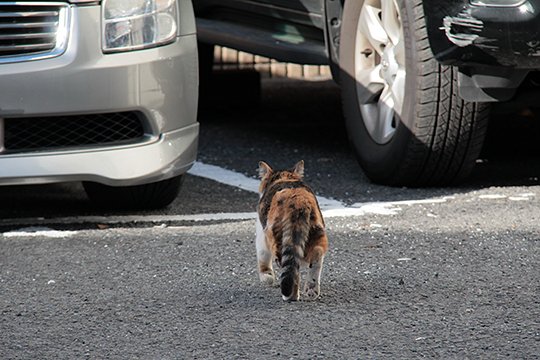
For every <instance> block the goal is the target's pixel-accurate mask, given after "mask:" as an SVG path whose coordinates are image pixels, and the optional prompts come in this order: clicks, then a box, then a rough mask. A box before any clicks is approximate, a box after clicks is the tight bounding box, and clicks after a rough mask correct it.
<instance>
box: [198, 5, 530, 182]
mask: <svg viewBox="0 0 540 360" xmlns="http://www.w3.org/2000/svg"><path fill="white" fill-rule="evenodd" d="M194 5H195V11H196V16H197V30H198V34H199V41H200V42H201V43H205V44H217V45H222V46H227V47H231V48H235V49H238V50H242V51H247V52H251V53H255V54H259V55H263V56H267V57H272V58H275V59H278V60H282V61H287V62H297V63H303V64H329V65H330V66H331V69H332V74H333V77H334V79H335V80H336V81H337V82H338V83H339V84H340V87H341V89H342V97H343V106H344V114H345V117H346V122H347V128H348V132H349V137H350V139H351V143H352V145H353V148H354V151H355V153H356V155H357V158H358V160H359V162H360V164H361V166H362V167H363V169H364V171H365V172H366V174H367V175H368V176H369V177H370V178H371V179H372V180H373V181H375V182H378V183H382V184H388V185H406V186H428V185H445V184H451V183H455V182H458V181H460V180H462V179H464V178H465V177H466V176H467V175H468V174H469V173H470V172H471V170H472V169H473V167H474V164H475V162H476V159H477V157H478V155H479V153H480V150H481V147H482V143H483V140H484V137H485V133H486V128H487V122H488V109H489V106H488V105H489V103H490V102H494V101H511V100H516V99H518V98H519V99H521V100H523V97H524V96H525V95H528V96H529V98H533V97H532V96H531V94H532V93H533V91H534V90H536V89H537V88H538V87H537V84H538V83H539V80H540V76H539V72H538V70H540V0H424V1H422V0H355V1H353V0H195V3H194ZM201 56H203V57H204V54H201ZM525 90H526V91H525Z"/></svg>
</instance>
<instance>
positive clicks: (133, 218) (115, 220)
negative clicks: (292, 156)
mask: <svg viewBox="0 0 540 360" xmlns="http://www.w3.org/2000/svg"><path fill="white" fill-rule="evenodd" d="M189 174H191V175H194V176H198V177H203V178H206V179H210V180H213V181H216V182H219V183H222V184H226V185H229V186H234V187H237V188H239V189H242V190H246V191H249V192H253V193H257V192H258V188H259V181H258V180H256V179H253V178H249V177H247V176H245V175H243V174H240V173H237V172H235V171H231V170H227V169H223V168H221V167H218V166H215V165H208V164H204V163H202V162H196V163H195V165H194V166H193V167H192V169H191V170H190V171H189ZM452 198H453V197H443V198H434V199H423V200H410V201H409V200H408V201H387V202H369V203H356V204H353V205H351V206H346V205H345V204H343V203H342V202H340V201H338V200H334V199H330V198H326V197H322V196H318V197H317V199H318V201H319V205H320V206H321V210H322V212H323V216H324V217H326V218H331V217H351V216H364V215H368V214H377V215H396V214H398V213H399V211H401V209H402V208H401V207H403V206H412V205H416V204H434V203H444V202H446V201H448V200H449V199H452ZM256 216H257V214H256V213H255V212H237V213H210V214H190V215H160V214H153V215H128V216H71V217H59V218H51V219H46V218H41V217H40V218H20V219H5V220H2V221H0V225H2V226H38V225H42V226H45V225H75V224H104V225H118V224H137V223H142V224H148V223H151V224H163V223H174V222H213V221H237V220H252V219H255V218H256ZM6 234H9V233H4V234H3V235H4V236H18V235H21V234H18V233H13V234H11V235H6Z"/></svg>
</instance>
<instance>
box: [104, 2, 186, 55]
mask: <svg viewBox="0 0 540 360" xmlns="http://www.w3.org/2000/svg"><path fill="white" fill-rule="evenodd" d="M176 12H177V4H176V0H105V1H103V51H104V52H117V51H130V50H138V49H146V48H149V47H155V46H159V45H164V44H168V43H171V42H173V41H174V40H175V38H176V32H177V28H178V25H177V16H176Z"/></svg>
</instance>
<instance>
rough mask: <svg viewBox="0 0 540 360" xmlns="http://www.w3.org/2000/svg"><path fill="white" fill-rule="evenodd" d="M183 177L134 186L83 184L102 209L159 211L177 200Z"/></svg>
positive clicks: (91, 198)
mask: <svg viewBox="0 0 540 360" xmlns="http://www.w3.org/2000/svg"><path fill="white" fill-rule="evenodd" d="M183 179H184V177H183V175H180V176H177V177H173V178H171V179H167V180H162V181H158V182H153V183H149V184H142V185H134V186H108V185H103V184H99V183H95V182H83V187H84V190H85V191H86V194H87V195H88V198H89V199H90V200H91V201H92V202H94V203H95V204H97V205H98V206H100V207H103V208H108V209H122V210H149V209H159V208H162V207H165V206H167V205H169V204H170V203H171V202H173V201H174V199H176V197H177V196H178V192H179V191H180V187H181V186H182V182H183Z"/></svg>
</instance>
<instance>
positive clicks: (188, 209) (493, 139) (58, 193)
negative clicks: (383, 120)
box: [0, 72, 540, 225]
mask: <svg viewBox="0 0 540 360" xmlns="http://www.w3.org/2000/svg"><path fill="white" fill-rule="evenodd" d="M235 77H236V78H235ZM222 81H223V83H222V85H224V84H225V83H230V81H235V82H236V83H241V84H243V85H244V86H243V87H242V89H241V90H240V91H235V92H230V91H229V92H222V96H221V97H220V101H219V102H216V103H213V104H212V103H210V104H209V103H207V104H205V108H204V111H201V112H200V116H199V121H200V122H201V134H200V145H199V160H200V161H202V162H206V163H210V164H215V165H219V166H222V167H225V168H228V169H231V170H235V171H238V172H241V173H243V174H245V175H247V176H250V177H256V170H255V169H256V166H257V163H258V161H260V160H265V161H268V162H269V163H270V164H271V165H274V166H275V167H278V168H279V167H289V166H291V165H292V164H294V163H295V162H296V161H297V160H298V159H304V160H305V161H306V180H307V182H308V183H309V184H310V185H311V186H312V187H313V188H314V189H315V191H316V192H317V193H318V194H320V195H322V196H325V197H331V198H335V199H338V200H340V201H343V202H344V203H346V204H353V203H359V202H370V201H400V200H417V199H426V198H433V197H440V196H448V195H454V194H456V193H466V192H470V191H475V190H479V189H485V188H490V187H514V186H534V185H539V184H540V180H539V179H540V143H539V142H538V140H537V139H538V138H539V137H540V121H539V120H540V108H525V109H521V110H520V111H515V112H509V111H507V110H505V109H500V108H498V107H497V106H494V108H493V111H492V116H491V121H490V124H489V128H488V133H487V138H486V141H485V144H484V148H483V151H482V154H481V157H480V159H479V161H478V163H477V166H476V168H475V170H474V171H473V173H472V175H471V176H470V177H469V178H468V179H466V181H465V182H463V183H462V184H460V185H459V186H453V187H430V188H423V189H422V188H417V189H415V188H403V187H387V186H380V185H377V184H373V183H372V182H370V181H369V180H368V179H367V177H366V176H365V175H364V174H363V172H362V170H361V169H360V167H359V165H358V163H357V162H356V160H355V157H354V155H353V154H352V151H351V149H350V147H349V144H348V138H347V131H346V128H345V124H344V120H343V114H342V111H341V98H340V91H339V88H338V86H337V85H336V84H335V83H334V82H333V81H331V80H325V81H304V80H293V79H283V78H264V79H262V80H261V79H258V78H256V77H255V76H254V74H252V73H251V74H248V75H246V73H245V72H243V73H237V74H235V75H233V74H227V75H225V77H224V78H223V80H222ZM257 86H260V88H259V89H255V90H254V89H253V88H252V87H257ZM254 93H260V97H257V99H255V100H254V97H253V94H254ZM246 99H248V100H249V101H250V103H249V104H248V105H249V106H246ZM252 100H253V101H255V102H251V101H252ZM227 189H228V187H227V186H226V185H217V184H215V183H213V182H212V181H210V180H204V181H203V180H202V179H199V178H196V177H193V176H188V178H187V180H186V183H185V184H184V186H183V189H182V190H181V193H180V195H179V197H178V199H177V200H176V201H175V202H174V203H173V204H172V205H171V206H170V207H168V208H165V209H162V210H155V211H146V212H141V211H138V212H133V211H131V212H128V211H107V210H104V209H101V208H98V207H95V206H94V205H93V204H92V203H91V202H90V201H89V200H88V199H87V198H86V195H85V193H84V190H83V188H82V186H81V185H80V184H79V183H65V184H48V185H32V186H30V185H28V186H0V204H2V206H1V207H0V219H14V218H27V219H28V218H51V217H63V216H70V217H73V216H85V215H112V214H114V215H124V214H142V213H144V214H187V213H190V214H193V213H208V212H235V211H252V210H253V208H254V204H255V202H256V195H255V194H251V193H246V192H244V191H241V190H238V191H236V189H235V191H233V192H230V191H227ZM224 193H227V195H226V196H225V197H223V198H222V197H220V196H221V194H224ZM0 225H1V220H0Z"/></svg>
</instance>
